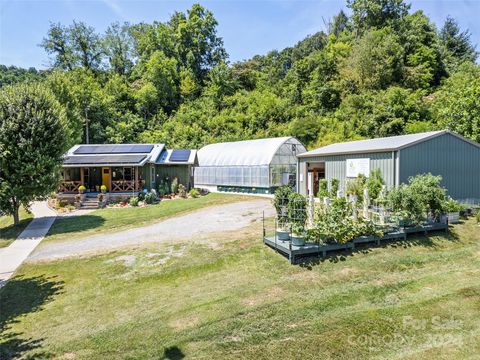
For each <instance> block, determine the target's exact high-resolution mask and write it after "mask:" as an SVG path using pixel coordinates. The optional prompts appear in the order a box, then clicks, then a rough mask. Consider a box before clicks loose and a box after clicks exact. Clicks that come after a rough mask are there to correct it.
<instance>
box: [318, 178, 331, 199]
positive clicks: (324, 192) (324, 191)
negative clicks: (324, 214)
mask: <svg viewBox="0 0 480 360" xmlns="http://www.w3.org/2000/svg"><path fill="white" fill-rule="evenodd" d="M328 196H329V193H328V180H327V179H321V180H320V181H319V183H318V193H317V197H318V198H319V199H323V198H324V197H328Z"/></svg>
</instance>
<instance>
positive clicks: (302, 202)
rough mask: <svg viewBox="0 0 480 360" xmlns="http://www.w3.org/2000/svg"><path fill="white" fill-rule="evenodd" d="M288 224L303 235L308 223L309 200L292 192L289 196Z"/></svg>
mask: <svg viewBox="0 0 480 360" xmlns="http://www.w3.org/2000/svg"><path fill="white" fill-rule="evenodd" d="M287 212H288V223H289V224H290V226H291V227H292V231H294V232H295V233H297V234H298V233H303V231H304V230H305V222H306V221H307V200H306V199H305V197H303V196H302V195H300V194H298V193H294V192H292V193H291V194H290V195H289V196H288V205H287Z"/></svg>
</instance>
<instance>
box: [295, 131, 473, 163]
mask: <svg viewBox="0 0 480 360" xmlns="http://www.w3.org/2000/svg"><path fill="white" fill-rule="evenodd" d="M444 134H452V135H453V136H455V137H458V138H460V139H462V140H464V141H467V142H469V143H471V144H472V145H475V146H480V145H479V144H477V143H475V142H474V141H471V140H468V139H465V138H464V137H462V136H460V135H458V134H455V133H452V132H450V131H448V130H440V131H429V132H423V133H418V134H409V135H400V136H390V137H383V138H376V139H367V140H357V141H348V142H341V143H335V144H330V145H327V146H323V147H321V148H318V149H315V150H311V151H308V152H305V153H303V154H301V155H298V157H310V156H327V155H344V154H359V153H372V152H384V151H396V150H401V149H403V148H406V147H409V146H412V145H415V144H417V143H420V142H423V141H426V140H429V139H432V138H434V137H437V136H440V135H444Z"/></svg>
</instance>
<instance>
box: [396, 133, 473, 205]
mask: <svg viewBox="0 0 480 360" xmlns="http://www.w3.org/2000/svg"><path fill="white" fill-rule="evenodd" d="M399 153H400V182H401V183H406V182H407V181H408V178H409V177H410V176H414V175H417V174H422V173H432V174H433V175H441V176H442V178H443V180H442V185H443V186H445V188H447V190H448V194H449V195H450V196H452V197H453V198H455V199H459V200H466V199H476V200H477V201H479V200H480V148H479V147H476V146H474V145H472V144H470V143H468V142H467V141H464V140H463V139H460V138H458V137H456V136H454V135H451V134H448V133H447V134H444V135H441V136H438V137H435V138H433V139H430V140H427V141H425V142H422V143H419V144H415V145H412V146H410V147H408V148H405V149H402V150H400V152H399Z"/></svg>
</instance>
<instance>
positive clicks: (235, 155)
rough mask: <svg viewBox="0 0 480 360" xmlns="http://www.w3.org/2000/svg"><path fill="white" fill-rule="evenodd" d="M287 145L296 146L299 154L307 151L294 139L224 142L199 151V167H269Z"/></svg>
mask: <svg viewBox="0 0 480 360" xmlns="http://www.w3.org/2000/svg"><path fill="white" fill-rule="evenodd" d="M285 143H291V144H292V145H296V146H297V148H298V153H300V152H302V151H305V148H304V147H303V145H302V144H301V143H300V142H299V141H298V140H297V139H295V138H293V137H288V136H287V137H278V138H268V139H256V140H244V141H234V142H223V143H216V144H210V145H206V146H204V147H203V148H201V149H200V150H198V164H199V166H255V165H257V166H258V165H269V164H270V162H271V161H272V159H273V157H274V155H275V154H276V152H277V151H278V149H279V148H280V147H281V146H282V145H283V144H285Z"/></svg>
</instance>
